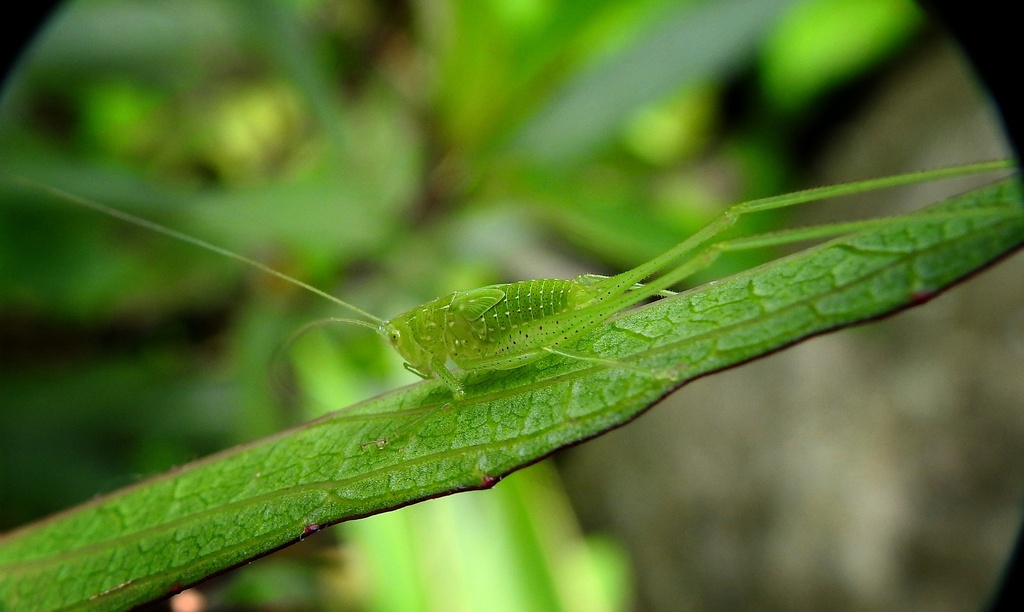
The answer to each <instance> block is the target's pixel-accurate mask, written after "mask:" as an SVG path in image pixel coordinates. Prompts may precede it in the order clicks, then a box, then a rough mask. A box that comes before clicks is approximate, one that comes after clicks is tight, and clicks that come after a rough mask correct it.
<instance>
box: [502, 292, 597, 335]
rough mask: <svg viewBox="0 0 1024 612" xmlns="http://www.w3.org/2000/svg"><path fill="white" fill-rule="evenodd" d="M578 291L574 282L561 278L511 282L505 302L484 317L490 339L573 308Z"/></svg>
mask: <svg viewBox="0 0 1024 612" xmlns="http://www.w3.org/2000/svg"><path fill="white" fill-rule="evenodd" d="M578 288H579V286H578V285H577V284H576V283H574V282H572V281H567V280H559V279H542V280H529V281H519V282H516V283H509V284H508V285H506V286H505V287H504V290H505V299H504V300H502V301H501V302H499V303H497V304H495V305H494V307H493V308H491V309H490V310H488V311H487V312H486V313H485V314H484V318H485V319H486V325H487V331H488V332H489V333H488V334H487V335H488V337H492V338H493V337H494V336H495V335H497V336H501V335H502V334H503V333H504V332H509V331H512V330H513V329H515V328H516V327H518V326H520V325H522V324H524V323H531V322H533V321H536V320H537V319H541V318H544V317H547V316H550V315H553V314H558V313H561V312H565V311H566V310H570V309H572V308H574V307H575V306H576V304H575V302H576V294H575V293H574V289H578Z"/></svg>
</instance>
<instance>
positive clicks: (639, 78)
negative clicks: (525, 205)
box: [510, 0, 789, 163]
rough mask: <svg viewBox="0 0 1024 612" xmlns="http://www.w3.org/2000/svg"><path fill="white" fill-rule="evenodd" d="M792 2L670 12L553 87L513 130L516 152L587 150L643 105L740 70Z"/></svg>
mask: <svg viewBox="0 0 1024 612" xmlns="http://www.w3.org/2000/svg"><path fill="white" fill-rule="evenodd" d="M787 4H789V0H770V1H767V0H727V1H724V2H702V3H698V4H697V5H692V4H689V3H688V4H686V5H685V6H681V7H675V8H673V9H672V10H670V11H666V13H665V14H663V15H661V17H660V18H659V19H657V20H656V21H654V22H652V24H651V27H650V28H649V30H648V31H646V32H644V33H643V34H642V35H641V36H638V37H637V38H636V40H635V41H634V42H633V43H632V44H631V45H630V46H628V47H626V48H625V49H622V50H621V51H620V52H618V53H616V54H615V55H614V56H612V57H610V58H602V59H601V60H599V61H598V62H596V63H595V64H593V65H591V66H589V67H586V68H584V69H583V70H581V71H580V73H579V74H577V75H575V76H574V78H573V79H572V80H570V81H569V82H568V83H566V85H565V86H563V87H562V88H561V90H559V91H558V92H556V94H555V95H554V96H553V97H552V99H551V102H550V103H549V104H548V105H547V106H545V107H544V108H542V109H540V111H538V112H537V113H536V114H535V115H534V116H533V117H531V118H530V119H529V120H528V121H527V123H526V124H525V125H524V126H523V127H522V128H521V129H520V131H519V132H518V134H516V135H515V136H514V138H513V141H512V143H511V145H510V146H511V148H512V150H513V151H516V152H518V153H522V154H523V157H525V158H528V159H531V160H540V161H542V162H549V163H550V162H562V161H568V160H572V159H574V158H578V157H580V156H581V155H585V154H586V153H587V152H588V151H590V150H591V149H593V148H594V147H595V146H598V145H600V144H602V143H603V142H604V141H606V140H608V138H609V137H610V136H611V135H612V134H613V133H616V132H617V131H618V130H619V129H620V128H622V127H623V123H624V120H625V119H627V118H628V117H629V115H630V113H632V112H634V111H636V110H638V109H639V108H641V107H642V106H643V105H644V104H648V103H651V102H657V101H659V100H662V99H664V98H665V97H666V96H669V95H671V94H673V93H676V92H679V91H680V90H682V88H684V87H686V86H692V85H695V84H699V83H702V82H705V81H708V80H712V79H713V78H714V77H720V76H721V75H724V74H728V73H730V72H732V71H733V70H735V69H736V67H737V66H738V65H740V63H741V62H742V60H743V59H745V57H747V56H748V55H751V54H753V53H754V49H755V47H756V45H757V43H758V42H759V41H760V39H761V37H762V36H763V34H764V32H765V31H766V30H767V29H768V28H769V27H770V26H771V25H772V24H773V21H774V19H775V18H776V17H777V16H778V14H779V13H780V12H781V11H782V9H784V8H785V7H786V5H787ZM681 58H685V60H683V59H681Z"/></svg>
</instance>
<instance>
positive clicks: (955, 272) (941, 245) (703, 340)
mask: <svg viewBox="0 0 1024 612" xmlns="http://www.w3.org/2000/svg"><path fill="white" fill-rule="evenodd" d="M908 219H909V220H908ZM1021 244H1024V200H1022V195H1021V191H1020V188H1019V186H1018V184H1017V183H1016V181H1015V180H1007V181H1005V182H1003V183H1000V184H997V185H994V186H990V187H987V188H983V189H980V190H977V191H975V192H972V193H970V194H966V195H964V196H961V197H958V198H953V199H951V200H948V201H946V202H944V203H943V204H941V205H940V206H938V207H932V208H929V209H926V210H924V211H920V212H918V213H915V214H914V215H911V216H910V217H908V218H903V219H902V220H895V221H893V223H892V224H891V225H888V226H886V227H883V228H880V229H873V230H871V231H867V232H862V233H858V234H855V235H852V236H847V237H844V238H842V239H839V240H835V241H832V242H829V243H826V244H824V245H820V246H817V247H814V248H812V249H809V250H807V251H804V252H801V253H798V254H796V255H793V256H790V257H787V258H784V259H781V260H778V261H776V262H773V263H771V264H769V265H766V266H762V267H760V268H757V269H754V270H751V271H748V272H745V273H743V274H740V275H737V276H735V277H732V278H729V279H727V280H724V281H721V282H718V283H714V284H711V285H708V286H704V287H701V288H698V289H695V290H692V291H688V292H686V293H683V294H680V295H677V296H674V297H672V298H667V299H663V300H660V301H658V302H656V303H654V304H652V305H650V306H648V307H645V308H641V309H638V310H634V311H630V312H628V313H626V314H624V315H622V316H620V317H618V318H616V319H615V320H613V321H612V322H610V323H609V324H607V325H605V326H603V327H601V328H600V329H598V330H596V331H595V332H594V333H592V334H590V335H588V336H587V337H586V338H584V339H583V340H582V341H581V342H580V343H579V344H578V345H576V346H574V347H573V350H575V351H578V352H586V353H595V354H600V355H603V356H607V357H610V358H615V359H629V360H632V361H634V362H635V363H639V364H643V365H644V366H649V367H651V368H652V369H653V370H656V371H663V372H674V373H675V374H676V378H675V380H662V379H660V378H655V377H644V376H642V375H638V374H637V373H636V372H634V371H623V370H615V369H607V368H605V367H596V366H594V365H588V364H581V363H580V362H578V361H573V360H571V359H566V358H562V357H557V356H552V357H549V358H545V359H542V360H539V361H537V362H535V363H533V364H531V365H528V366H524V367H521V368H517V369H514V370H508V371H503V372H479V373H474V374H473V375H471V376H469V378H468V380H467V381H466V382H467V392H468V398H467V399H466V400H464V401H462V402H460V403H459V404H458V405H451V404H449V402H450V395H449V393H448V391H447V390H446V389H445V388H444V387H443V385H440V384H439V383H437V382H426V383H421V384H417V385H414V386H411V387H407V388H404V389H400V390H398V391H395V392H393V393H390V394H387V395H384V396H381V397H378V398H375V399H373V400H370V401H368V402H365V403H362V404H359V405H356V406H353V407H351V408H349V409H346V410H342V411H339V412H336V413H333V414H331V415H328V416H326V417H324V418H322V419H319V420H317V421H314V422H311V423H308V424H305V425H303V426H301V427H298V428H295V429H292V430H289V431H285V432H282V433H281V434H279V435H276V436H273V437H271V438H267V439H264V440H259V441H256V442H254V443H251V444H248V445H245V446H241V447H237V448H234V449H230V450H228V451H225V452H223V453H220V454H218V455H215V456H212V457H209V458H207V459H205V460H202V461H198V462H195V463H192V464H189V465H187V466H184V467H182V468H180V469H177V470H174V471H171V472H169V473H166V474H163V475H160V476H158V477H155V478H152V479H150V480H147V481H145V482H142V483H139V484H138V485H135V486H133V487H130V488H127V489H124V490H121V491H117V492H115V493H113V494H111V495H108V496H105V497H102V498H99V499H96V500H93V501H91V502H88V503H86V504H83V505H81V506H79V507H76V508H73V509H71V510H69V511H67V512H65V513H63V514H61V515H58V516H55V517H52V518H50V519H48V520H45V521H42V522H39V523H36V524H33V525H29V526H27V527H24V528H22V529H20V530H18V531H15V532H13V533H10V534H7V535H6V536H4V537H3V538H2V539H0V608H2V609H34V610H44V609H56V608H67V607H96V608H103V609H107V608H122V607H128V606H131V605H135V604H139V603H142V602H145V601H149V600H152V599H156V598H159V597H162V596H166V595H169V594H172V593H174V592H177V591H178V590H180V589H182V588H183V587H186V586H188V585H191V584H194V583H196V582H199V581H201V580H203V579H204V578H206V577H208V576H210V575H212V574H215V573H217V572H221V571H224V570H226V569H228V568H231V567H233V566H236V565H239V564H241V563H244V562H246V561H248V560H251V559H253V558H254V557H257V556H260V555H263V554H266V553H268V552H270V551H272V550H275V549H277V548H280V547H282V546H286V545H288V544H290V543H293V542H295V541H297V540H299V539H301V538H304V537H306V536H308V535H309V534H311V533H312V532H314V531H317V530H319V529H320V528H322V527H324V526H326V525H329V524H332V523H336V522H339V521H343V520H347V519H352V518H357V517H361V516H366V515H368V514H373V513H377V512H382V511H385V510H388V509H392V508H396V507H399V506H402V505H406V504H410V503H413V502H416V501H419V500H423V499H427V498H431V497H436V496H439V495H444V494H448V493H452V492H456V491H461V490H467V489H476V488H486V487H490V486H493V485H494V484H495V483H496V482H497V481H498V480H499V479H500V478H501V477H502V476H504V475H506V474H508V473H509V472H512V471H514V470H516V469H518V468H521V467H523V466H525V465H528V464H530V463H532V462H534V461H537V460H538V459H540V458H542V457H544V456H546V455H549V454H551V453H552V452H554V451H555V450H557V449H559V448H562V447H565V446H567V445H571V444H575V443H578V442H580V441H582V440H585V439H587V438H590V437H593V436H596V435H598V434H600V433H602V432H604V431H607V430H609V429H611V428H614V427H617V426H620V425H622V424H624V423H626V422H628V421H630V420H631V419H633V418H635V417H636V416H637V415H639V414H640V413H642V412H643V411H644V410H646V409H648V408H649V407H651V406H652V405H653V404H654V403H656V402H657V401H658V400H659V399H660V398H662V397H664V396H665V395H666V394H667V393H669V392H671V391H672V390H673V389H675V388H677V387H679V386H680V385H682V384H684V383H685V382H686V381H688V380H692V379H693V378H695V377H698V376H701V375H704V374H707V373H710V372H714V371H717V370H721V369H723V368H727V367H730V366H734V365H736V364H739V363H742V362H744V361H747V360H750V359H752V358H755V357H758V356H761V355H764V354H767V353H770V352H772V351H774V350H778V349H779V348H782V347H784V346H787V345H789V344H792V343H794V342H797V341H799V340H801V339H804V338H807V337H809V336H812V335H815V334H820V333H823V332H825V331H828V330H831V329H835V328H839V327H843V326H846V325H851V324H854V323H858V322H862V321H866V320H870V319H873V318H876V317H879V316H882V315H885V314H888V313H891V312H894V311H896V310H899V309H902V308H905V307H909V306H912V305H915V304H918V303H920V302H922V301H924V300H926V299H927V298H930V297H931V296H933V295H935V294H936V292H938V291H940V290H942V289H944V288H946V287H948V286H949V285H950V284H952V283H954V282H956V281H957V280H959V279H962V278H963V277H965V276H966V275H969V274H971V273H973V272H975V271H977V270H978V269H980V268H982V267H984V266H986V265H988V264H989V263H991V262H993V261H994V260H996V259H998V258H1000V257H1002V256H1004V255H1006V254H1007V253H1010V252H1011V251H1013V250H1015V249H1016V248H1018V247H1020V246H1021ZM139 408H140V409H142V410H144V409H145V406H140V407H139ZM756 409H757V407H756V406H752V407H751V410H756Z"/></svg>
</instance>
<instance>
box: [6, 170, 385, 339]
mask: <svg viewBox="0 0 1024 612" xmlns="http://www.w3.org/2000/svg"><path fill="white" fill-rule="evenodd" d="M9 178H10V179H12V180H14V181H16V182H18V183H21V184H22V185H25V186H28V187H30V188H33V189H37V190H40V191H43V192H46V193H49V194H50V195H53V196H56V197H57V198H60V199H62V200H67V201H69V202H73V203H75V204H78V205H79V206H84V207H86V208H89V209H92V210H94V211H96V212H99V213H103V214H105V215H108V216H111V217H114V218H115V219H120V220H122V221H126V222H128V223H131V224H133V225H137V226H139V227H143V228H146V229H148V230H151V231H154V232H157V233H158V234H163V235H164V236H169V237H171V238H175V239H177V240H181V241H182V242H187V243H189V244H192V245H194V246H197V247H200V248H202V249H206V250H207V251H212V252H214V253H217V254H219V255H223V256H224V257H228V258H230V259H234V260H236V261H240V262H242V263H244V264H247V265H249V266H252V267H254V268H256V269H257V270H260V271H262V272H265V273H267V274H270V275H271V276H276V277H277V278H279V279H281V280H283V281H286V282H289V283H291V284H293V285H296V286H298V287H302V288H303V289H305V290H307V291H310V292H312V293H314V294H316V295H319V296H320V297H322V298H325V299H327V300H330V301H331V302H333V303H335V304H337V305H338V306H341V307H343V308H346V309H348V310H350V311H352V312H354V313H356V314H358V315H360V316H362V317H365V318H366V319H368V321H361V320H358V319H335V320H336V321H339V322H340V321H344V322H347V323H354V324H356V325H362V326H363V327H369V328H370V329H373V330H374V331H376V332H377V333H380V334H383V333H384V325H385V324H386V322H385V321H384V320H383V319H381V318H379V317H375V316H373V315H372V314H370V313H368V312H366V311H365V310H363V309H361V308H359V307H357V306H354V305H352V304H349V303H348V302H346V301H344V300H341V299H339V298H336V297H334V296H333V295H331V294H329V293H327V292H326V291H322V290H320V289H317V288H316V287H314V286H313V285H310V284H309V283H305V282H303V281H300V280H299V279H297V278H294V277H292V276H288V275H287V274H285V273H284V272H278V271H277V270H275V269H273V268H271V267H270V266H268V265H266V264H262V263H260V262H258V261H256V260H255V259H250V258H248V257H246V256H245V255H241V254H239V253H235V252H234V251H230V250H228V249H226V248H223V247H219V246H217V245H215V244H213V243H210V242H206V241H205V240H201V239H199V238H196V237H194V236H190V235H188V234H185V233H183V232H179V231H177V230H173V229H171V228H169V227H165V226H163V225H160V224H159V223H155V222H153V221H149V220H148V219H143V218H142V217H136V216H135V215H133V214H131V213H127V212H124V211H122V210H118V209H116V208H113V207H111V206H107V205H106V204H100V203H99V202H96V201H94V200H90V199H88V198H85V197H82V196H79V195H76V194H73V193H70V192H68V191H64V190H62V189H58V188H56V187H52V186H50V185H45V184H43V183H39V182H37V181H34V180H32V179H29V178H26V177H23V176H9Z"/></svg>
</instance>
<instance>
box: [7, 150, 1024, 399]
mask: <svg viewBox="0 0 1024 612" xmlns="http://www.w3.org/2000/svg"><path fill="white" fill-rule="evenodd" d="M1011 167H1012V165H1011V164H1010V162H1006V161H999V162H987V163H979V164H973V165H967V166H959V167H953V168H942V169H937V170H929V171H924V172H916V173H911V174H903V175H898V176H892V177H886V178H880V179H869V180H865V181H858V182H854V183H847V184H843V185H836V186H830V187H820V188H816V189H809V190H806V191H801V192H796V193H792V194H787V195H781V196H774V197H769V198H763V199H760V200H752V201H749V202H743V203H740V204H736V205H734V206H732V207H730V208H728V209H726V210H725V211H724V212H723V213H722V214H721V215H720V216H719V217H718V218H716V219H715V220H713V221H712V222H711V223H710V224H708V225H707V226H705V227H704V228H703V229H701V230H699V231H698V232H697V233H695V234H693V235H692V236H690V237H689V238H687V239H685V240H683V241H682V242H680V243H679V244H678V245H676V246H675V247H673V248H671V249H669V250H668V251H666V252H665V253H663V254H661V255H659V256H657V257H655V258H653V259H651V260H649V261H647V262H644V263H642V264H640V265H638V266H636V267H635V268H633V269H631V270H627V271H625V272H622V273H620V274H617V275H615V276H609V277H604V276H596V275H581V276H577V277H576V278H573V279H571V280H562V279H540V280H527V281H518V282H513V283H506V284H499V285H490V286H487V287H481V288H478V289H469V290H462V291H455V292H452V293H450V294H448V295H445V296H443V297H439V298H437V299H435V300H432V301H430V302H427V303H426V304H423V305H421V306H417V307H415V308H412V309H409V310H407V311H405V312H403V313H401V314H399V315H397V316H396V317H394V318H392V319H390V320H384V319H381V318H379V317H376V316H374V315H372V314H370V313H368V312H366V311H364V310H362V309H360V308H358V307H356V306H354V305H352V304H349V303H348V302H346V301H344V300H341V299H339V298H337V297H334V296H332V295H330V294H328V293H326V292H324V291H322V290H320V289H317V288H316V287H313V286H312V285H309V284H307V283H304V282H302V281H300V280H298V279H296V278H293V277H291V276H288V275H287V274H284V273H282V272H279V271H277V270H274V269H273V268H270V267H269V266H266V265H264V264H262V263H260V262H258V261H255V260H253V259H250V258H248V257H245V256H244V255H240V254H238V253H235V252H233V251H229V250H227V249H224V248H222V247H219V246H216V245H214V244H211V243H208V242H206V241H204V240H201V239H198V238H195V237H193V236H190V235H187V234H184V233H181V232H178V231H175V230H173V229H170V228H168V227H165V226H162V225H159V224H157V223H154V222H152V221H148V220H146V219H142V218H140V217H136V216H135V215H132V214H129V213H126V212H122V211H120V210H117V209H114V208H111V207H109V206H106V205H104V204H100V203H99V202H95V201H93V200H89V199H86V198H83V197H80V196H77V195H74V194H71V193H67V192H65V191H62V190H60V189H57V188H54V187H50V186H46V185H43V184H40V183H36V182H35V181H31V180H29V179H25V178H20V177H18V178H16V180H17V181H19V182H21V183H23V184H26V185H30V186H32V187H35V188H36V189H41V190H44V191H46V192H49V193H51V194H53V195H55V196H58V197H60V198H62V199H64V200H67V201H70V202H74V203H76V204H79V205H81V206H85V207H87V208H90V209H93V210H95V211H98V212H101V213H103V214H107V215H110V216H112V217H116V218H118V219H121V220H123V221H127V222H129V223H133V224H135V225H138V226H141V227H144V228H147V229H149V230H152V231H155V232H158V233H161V234H164V235H166V236H170V237H172V238H176V239H178V240H182V241H184V242H188V243H191V244H193V245H195V246H198V247H201V248H203V249H207V250H209V251H213V252H215V253H219V254H221V255H224V256H226V257H230V258H232V259H235V260H237V261H241V262H242V263H245V264H247V265H250V266H253V267H255V268H257V269H259V270H261V271H263V272H266V273H267V274H271V275H273V276H276V277H278V278H280V279H283V280H285V281H287V282H289V283H293V284H295V285H297V286H299V287H302V288H304V289H306V290H308V291H311V292H313V293H315V294H317V295H319V296H321V297H323V298H326V299H328V300H330V301H331V302H333V303H335V304H337V305H339V306H341V307H343V308H345V309H347V310H349V311H351V312H353V313H355V314H357V315H359V316H360V317H362V318H361V319H353V318H341V317H337V318H331V319H328V320H330V321H338V322H345V323H353V324H356V325H361V326H364V327H368V328H370V329H373V330H374V331H376V332H377V333H378V334H380V335H381V336H383V337H384V338H386V339H387V340H388V342H390V344H391V345H392V346H393V347H394V349H395V350H396V351H397V352H398V354H399V355H400V356H401V357H402V359H404V360H405V367H406V369H408V370H409V371H411V372H413V373H415V374H417V375H418V376H420V377H422V378H425V379H430V378H438V379H440V380H441V381H442V382H443V383H444V384H445V385H446V386H447V387H448V389H449V390H450V392H451V394H452V396H453V397H454V398H455V400H459V399H461V398H463V397H464V396H465V394H466V391H465V389H464V387H463V384H462V382H461V381H460V380H459V378H458V377H457V376H456V375H455V374H454V373H453V372H452V370H451V368H450V366H451V365H452V364H454V366H456V367H458V368H460V369H461V370H463V371H465V372H476V371H489V370H507V369H511V368H516V367H519V366H522V365H525V364H527V363H530V362H532V361H535V360H537V359H539V358H541V357H544V356H546V355H549V354H558V355H562V356H564V357H568V358H571V359H575V360H579V361H583V362H589V363H593V364H598V365H603V366H606V367H612V368H622V369H627V370H633V371H638V372H640V373H642V374H644V375H648V376H657V377H665V376H672V374H671V373H667V374H666V373H664V372H656V371H652V370H650V369H644V368H642V367H640V366H638V365H636V364H632V363H629V362H624V361H619V360H613V359H604V358H601V357H600V356H596V355H584V354H579V353H575V352H573V351H572V350H571V349H570V348H566V346H570V347H571V345H572V342H573V340H574V339H576V338H578V337H580V336H581V335H583V334H585V333H586V332H588V331H590V330H593V329H594V328H596V327H598V326H600V325H601V324H603V323H604V322H606V321H607V320H608V319H609V318H611V317H612V316H613V315H615V314H616V313H618V312H620V311H622V310H623V309H626V308H629V307H631V306H634V305H636V304H639V303H640V302H642V301H644V300H646V299H648V298H651V297H654V296H657V295H666V294H669V293H671V292H670V291H669V288H670V287H673V286H674V285H676V284H678V283H680V282H682V281H683V280H685V279H686V278H687V277H689V276H691V275H692V274H693V273H695V272H697V271H699V270H700V269H702V268H704V267H706V266H708V265H709V264H710V263H711V262H712V261H713V260H714V259H715V258H716V257H717V256H718V255H719V254H720V253H722V252H725V251H729V250H739V249H749V248H761V247H765V246H773V245H781V244H786V243H792V242H797V241H803V240H809V239H815V238H825V237H829V236H835V235H839V234H845V233H848V232H852V231H856V230H861V229H868V228H871V227H877V226H879V225H882V224H886V223H891V222H892V219H868V220H860V221H852V222H848V223H839V224H832V225H825V226H815V227H808V228H802V229H796V230H788V231H780V232H775V233H771V234H762V235H757V236H751V237H746V238H738V239H733V240H724V241H719V242H714V240H715V238H716V237H718V236H719V235H721V234H722V233H723V232H724V231H726V230H727V229H729V228H730V227H732V226H733V225H734V224H735V223H736V221H737V220H738V219H739V218H740V217H741V216H743V215H746V214H749V213H753V212H760V211H766V210H772V209H778V208H784V207H788V206H793V205H796V204H801V203H806V202H812V201H816V200H821V199H824V198H827V197H836V196H841V195H848V194H852V193H858V192H862V191H867V190H874V189H882V188H887V187H896V186H900V185H908V184H913V183H919V182H923V181H929V180H937V179H943V178H950V177H955V176H963V175H968V174H974V173H980V172H988V171H994V170H1001V169H1007V168H1011Z"/></svg>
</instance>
